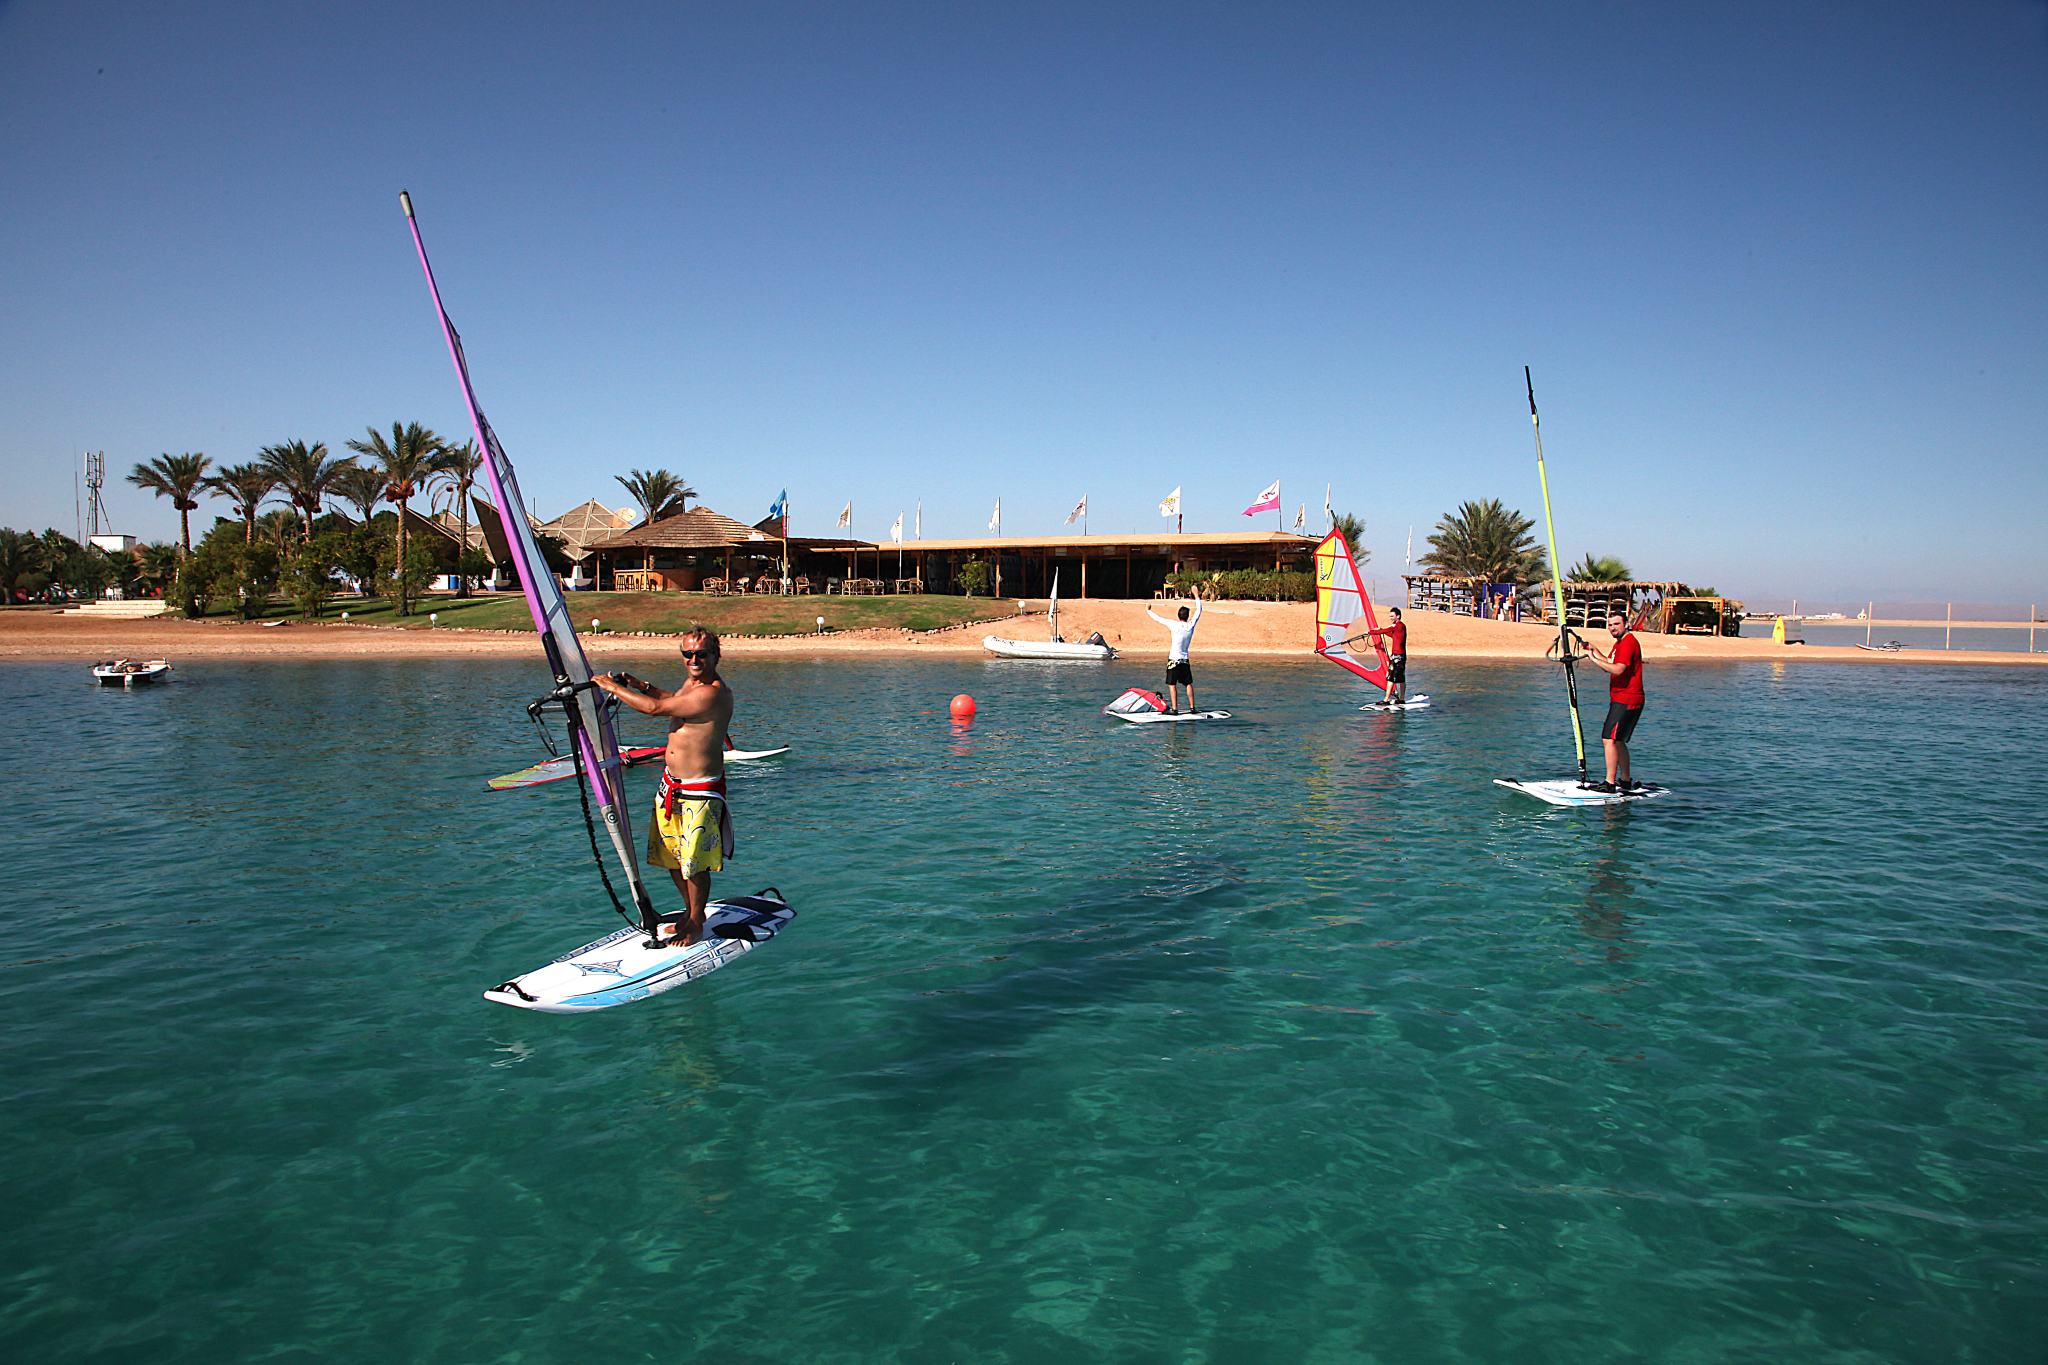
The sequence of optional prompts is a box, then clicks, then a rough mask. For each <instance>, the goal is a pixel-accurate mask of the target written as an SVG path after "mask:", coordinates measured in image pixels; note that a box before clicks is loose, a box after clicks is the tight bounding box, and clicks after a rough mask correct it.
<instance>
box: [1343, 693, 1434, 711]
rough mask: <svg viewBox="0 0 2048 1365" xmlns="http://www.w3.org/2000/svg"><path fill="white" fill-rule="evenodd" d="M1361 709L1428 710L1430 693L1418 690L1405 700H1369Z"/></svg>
mask: <svg viewBox="0 0 2048 1365" xmlns="http://www.w3.org/2000/svg"><path fill="white" fill-rule="evenodd" d="M1358 709H1359V710H1361V711H1427V710H1428V709H1429V693H1427V692H1417V693H1416V694H1415V695H1414V696H1412V697H1409V698H1407V699H1406V700H1405V701H1369V702H1367V703H1366V704H1365V705H1363V706H1361V707H1359V708H1358Z"/></svg>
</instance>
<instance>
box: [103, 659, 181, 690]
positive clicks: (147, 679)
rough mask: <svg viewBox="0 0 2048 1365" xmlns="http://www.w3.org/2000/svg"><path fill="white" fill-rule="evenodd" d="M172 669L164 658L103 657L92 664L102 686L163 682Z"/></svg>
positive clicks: (128, 685) (131, 685)
mask: <svg viewBox="0 0 2048 1365" xmlns="http://www.w3.org/2000/svg"><path fill="white" fill-rule="evenodd" d="M170 671H171V665H170V663H169V661H168V660H164V659H102V660H101V661H100V662H98V663H96V664H94V665H93V666H92V675H93V677H94V678H96V679H98V680H99V684H100V686H101V687H133V686H135V684H137V683H153V682H162V681H163V679H164V675H165V674H166V673H169V672H170Z"/></svg>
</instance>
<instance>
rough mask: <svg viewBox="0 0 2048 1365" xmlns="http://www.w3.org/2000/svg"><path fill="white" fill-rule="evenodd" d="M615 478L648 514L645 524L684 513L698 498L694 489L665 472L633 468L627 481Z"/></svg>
mask: <svg viewBox="0 0 2048 1365" xmlns="http://www.w3.org/2000/svg"><path fill="white" fill-rule="evenodd" d="M614 477H615V478H618V480H619V482H620V483H622V484H624V485H625V488H626V491H627V492H628V493H631V494H632V495H633V500H634V501H635V502H637V503H639V504H640V510H641V511H643V512H645V513H646V514H647V522H656V521H660V520H661V519H662V518H663V517H668V516H674V515H675V514H676V513H677V512H681V511H685V510H687V509H688V507H689V505H690V499H691V498H694V497H696V496H697V490H696V489H694V488H692V487H690V485H688V484H686V483H684V482H683V481H682V479H681V477H679V476H678V475H675V474H671V473H669V472H668V471H667V470H666V469H636V470H634V471H633V477H632V478H630V479H628V478H625V477H623V476H619V475H615V476H614ZM642 524H643V525H645V524H647V523H642Z"/></svg>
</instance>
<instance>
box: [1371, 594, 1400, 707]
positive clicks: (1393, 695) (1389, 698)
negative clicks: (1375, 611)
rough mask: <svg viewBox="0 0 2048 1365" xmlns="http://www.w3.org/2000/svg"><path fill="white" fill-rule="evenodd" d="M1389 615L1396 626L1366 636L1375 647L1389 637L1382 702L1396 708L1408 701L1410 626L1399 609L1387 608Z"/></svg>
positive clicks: (1384, 627)
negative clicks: (1402, 617)
mask: <svg viewBox="0 0 2048 1365" xmlns="http://www.w3.org/2000/svg"><path fill="white" fill-rule="evenodd" d="M1387 615H1389V616H1391V617H1393V618H1394V624H1392V625H1391V626H1382V627H1380V628H1379V629H1378V630H1372V631H1367V632H1366V634H1367V635H1368V636H1369V637H1371V639H1372V642H1373V644H1375V645H1377V644H1379V642H1380V637H1381V636H1382V635H1384V636H1386V637H1387V644H1386V650H1387V691H1386V695H1385V696H1383V697H1381V698H1380V700H1381V701H1382V702H1383V703H1385V704H1386V705H1388V706H1394V705H1398V704H1399V703H1401V702H1405V701H1407V700H1408V626H1407V624H1406V623H1405V622H1403V621H1402V620H1401V609H1400V608H1399V607H1389V608H1387Z"/></svg>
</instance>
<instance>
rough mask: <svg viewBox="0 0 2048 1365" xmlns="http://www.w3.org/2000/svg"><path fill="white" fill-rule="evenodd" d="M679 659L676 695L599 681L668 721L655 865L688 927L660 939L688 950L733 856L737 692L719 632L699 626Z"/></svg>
mask: <svg viewBox="0 0 2048 1365" xmlns="http://www.w3.org/2000/svg"><path fill="white" fill-rule="evenodd" d="M678 652H680V653H681V654H682V656H683V672H684V675H685V676H684V678H683V685H682V686H681V687H679V688H677V689H676V690H675V691H673V692H670V691H667V690H666V689H664V688H660V687H656V686H655V685H654V684H653V683H651V682H648V681H646V680H645V679H643V678H636V677H634V676H633V675H632V674H630V673H600V674H598V675H597V676H596V677H594V678H592V679H591V681H592V682H594V683H596V684H597V685H598V686H599V687H601V688H603V689H604V690H605V691H606V692H608V693H610V694H611V695H612V696H614V697H616V698H618V699H619V700H620V701H622V702H624V703H625V704H626V705H628V706H630V707H632V708H633V709H634V710H635V711H638V712H639V713H640V714H642V715H644V716H662V717H665V718H667V720H668V752H667V753H666V755H664V757H663V762H662V769H661V791H660V794H659V795H658V796H657V797H656V799H655V802H654V815H653V818H652V819H651V820H649V821H648V825H647V861H648V862H650V863H653V864H654V865H655V866H656V867H665V868H667V869H668V870H669V875H670V876H671V877H674V878H675V883H676V889H677V890H678V891H680V892H682V893H683V907H684V914H683V917H682V919H681V920H680V921H676V920H671V919H663V920H662V922H661V924H660V926H659V927H658V928H657V930H656V937H657V938H659V939H660V941H661V942H663V943H665V944H670V945H673V946H675V947H679V948H687V947H688V946H690V945H691V944H693V943H695V942H697V941H698V940H699V939H701V938H702V937H703V936H704V910H705V907H706V906H707V905H709V904H710V903H711V874H712V873H714V872H718V871H722V870H723V869H724V867H725V860H726V859H727V858H729V857H731V856H732V815H731V814H730V813H729V812H728V811H727V810H726V805H725V749H726V740H725V732H726V730H727V729H728V728H729V727H730V726H731V724H732V688H730V687H728V686H726V682H725V679H723V678H721V677H719V676H718V632H716V631H714V630H711V629H710V628H708V627H706V626H692V627H690V631H689V633H688V634H687V635H685V636H683V638H682V643H681V645H680V646H678Z"/></svg>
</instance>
